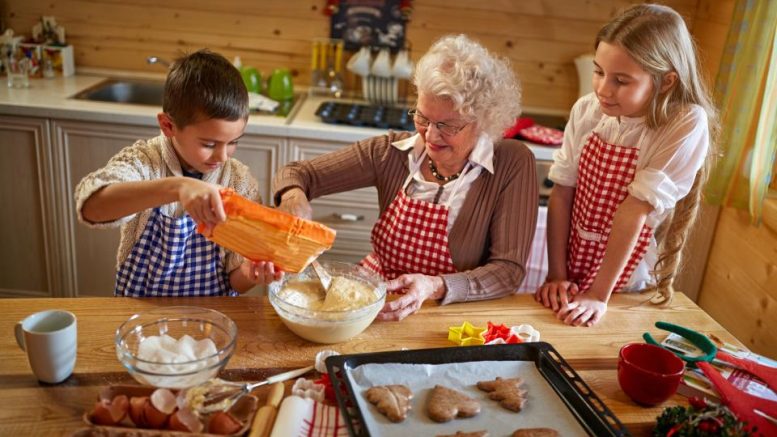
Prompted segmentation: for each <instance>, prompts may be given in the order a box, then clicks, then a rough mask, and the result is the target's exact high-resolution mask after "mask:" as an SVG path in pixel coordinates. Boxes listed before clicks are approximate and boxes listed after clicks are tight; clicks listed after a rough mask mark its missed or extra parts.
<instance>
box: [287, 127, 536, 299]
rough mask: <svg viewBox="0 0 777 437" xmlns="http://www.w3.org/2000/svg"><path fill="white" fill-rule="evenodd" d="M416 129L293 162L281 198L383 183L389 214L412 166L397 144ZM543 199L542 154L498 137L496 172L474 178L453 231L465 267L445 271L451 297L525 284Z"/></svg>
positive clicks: (490, 294)
mask: <svg viewBox="0 0 777 437" xmlns="http://www.w3.org/2000/svg"><path fill="white" fill-rule="evenodd" d="M408 136H410V134H409V133H407V132H389V134H388V135H383V136H378V137H373V138H369V139H366V140H363V141H359V142H357V143H354V144H352V145H350V146H348V147H344V148H342V149H340V150H337V151H335V152H332V153H328V154H326V155H322V156H319V157H317V158H315V159H312V160H310V161H298V162H292V163H290V164H288V165H286V166H285V167H284V168H282V169H281V170H280V171H279V172H278V173H277V174H276V175H275V180H274V198H275V203H276V205H277V204H280V197H281V195H282V194H283V193H284V192H285V191H286V190H288V189H289V188H292V187H299V188H301V189H302V190H303V191H304V192H305V194H306V195H307V197H308V199H315V198H317V197H321V196H325V195H327V194H333V193H340V192H343V191H350V190H354V189H357V188H363V187H368V186H375V187H377V189H378V201H379V204H380V212H381V214H382V213H383V211H385V210H386V208H388V206H389V204H391V202H392V201H393V200H394V197H395V196H396V194H397V192H398V191H399V189H400V187H401V185H402V182H403V181H404V180H405V179H406V178H407V176H408V174H409V171H410V170H409V169H408V155H407V154H408V153H411V151H410V150H408V151H401V150H398V149H397V148H395V147H392V145H391V143H393V142H395V141H399V140H402V139H404V138H407V137H408ZM538 200H539V195H538V192H537V177H536V168H535V164H534V155H532V153H531V151H529V149H528V148H527V147H526V146H525V145H524V144H522V143H520V142H518V141H515V140H502V141H500V142H498V143H496V144H495V146H494V174H491V173H489V172H482V173H481V174H480V176H478V178H477V179H476V180H475V181H474V182H473V184H472V186H471V187H470V189H469V192H468V193H467V197H466V200H465V201H464V204H463V205H462V209H461V211H459V215H458V217H457V218H456V221H455V222H454V224H453V228H452V229H451V232H450V235H449V236H448V240H449V245H450V247H449V249H450V251H451V257H452V258H453V264H454V266H456V269H457V270H458V273H452V274H444V275H442V278H443V281H444V282H445V285H446V289H447V292H446V295H445V297H444V298H443V300H442V303H443V304H446V303H451V302H464V301H474V300H485V299H493V298H497V297H502V296H505V295H508V294H510V293H513V292H515V291H516V290H517V289H518V286H519V285H520V284H521V281H523V278H524V275H525V273H526V260H527V258H528V257H529V250H530V247H531V244H532V239H533V237H534V228H535V226H536V221H537V208H538Z"/></svg>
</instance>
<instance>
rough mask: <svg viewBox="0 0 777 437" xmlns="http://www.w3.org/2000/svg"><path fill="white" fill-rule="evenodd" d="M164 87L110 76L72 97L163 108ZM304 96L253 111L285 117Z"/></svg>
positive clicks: (153, 82)
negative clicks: (273, 107)
mask: <svg viewBox="0 0 777 437" xmlns="http://www.w3.org/2000/svg"><path fill="white" fill-rule="evenodd" d="M164 89H165V83H164V82H162V81H158V80H151V79H119V78H109V79H105V80H103V81H102V82H99V83H97V84H95V85H93V86H91V87H89V88H87V89H85V90H83V91H80V92H79V93H78V94H76V95H74V96H73V97H72V98H73V99H78V100H90V101H93V102H111V103H123V104H127V103H129V104H136V105H151V106H156V107H158V108H161V107H162V96H163V94H164ZM302 97H303V95H302V94H301V93H295V94H294V97H293V98H292V99H291V100H286V101H283V102H280V105H279V106H278V108H277V109H276V110H275V111H273V112H269V111H263V110H259V109H256V108H254V109H252V110H251V113H252V114H260V115H277V116H282V117H285V116H287V115H289V113H291V111H292V109H293V108H294V106H295V103H297V102H298V101H300V99H301V98H302Z"/></svg>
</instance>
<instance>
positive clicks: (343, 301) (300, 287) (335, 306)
mask: <svg viewBox="0 0 777 437" xmlns="http://www.w3.org/2000/svg"><path fill="white" fill-rule="evenodd" d="M374 288H375V287H372V286H370V285H368V284H365V283H364V282H361V281H357V280H355V279H352V278H347V277H345V276H335V277H333V278H332V284H331V285H330V286H329V291H328V292H327V293H325V292H324V289H323V288H322V287H321V283H320V282H319V281H315V280H302V281H290V282H287V283H286V286H285V287H283V288H282V289H281V292H280V293H278V297H280V298H281V299H283V300H285V301H286V302H288V303H290V304H292V305H296V306H299V307H302V308H306V309H309V310H313V311H349V310H355V309H358V308H362V307H365V306H367V305H369V304H371V303H373V302H375V301H376V300H377V299H378V296H377V295H376V294H375V292H374Z"/></svg>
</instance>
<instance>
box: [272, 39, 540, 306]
mask: <svg viewBox="0 0 777 437" xmlns="http://www.w3.org/2000/svg"><path fill="white" fill-rule="evenodd" d="M414 84H415V86H416V88H417V90H418V99H417V101H416V106H415V109H413V110H412V111H410V112H411V114H412V116H413V119H414V121H415V126H416V129H417V130H418V133H416V134H412V133H408V132H389V133H388V134H387V135H381V136H378V137H373V138H369V139H367V140H363V141H359V142H357V143H355V144H353V145H351V146H349V147H345V148H343V149H341V150H338V151H336V152H332V153H329V154H326V155H323V156H319V157H317V158H315V159H313V160H310V161H300V162H292V163H290V164H289V165H287V166H286V167H284V168H283V169H281V171H280V172H279V173H278V174H277V175H276V176H275V193H274V195H275V201H276V204H277V205H279V206H280V208H281V209H283V210H285V211H288V212H291V213H292V214H296V215H298V216H301V217H306V218H309V217H311V212H312V211H311V208H310V204H309V203H308V202H309V200H311V199H314V198H317V197H319V196H324V195H327V194H333V193H338V192H343V191H348V190H353V189H356V188H362V187H367V186H375V187H377V190H378V197H379V202H380V218H379V219H378V221H377V223H376V224H375V226H374V228H373V230H372V249H373V251H372V253H370V254H369V255H368V256H367V257H366V258H364V259H363V260H362V262H361V264H362V265H364V266H365V267H367V268H369V269H371V270H374V271H375V272H377V273H378V274H380V275H381V276H383V278H384V279H386V280H389V281H388V283H387V288H388V291H389V292H396V293H402V294H404V295H403V296H401V297H399V298H398V299H395V300H392V301H389V302H387V303H386V305H385V306H384V307H383V309H382V311H381V313H380V315H379V318H381V319H383V320H401V319H403V318H404V317H406V316H408V315H409V314H412V313H414V312H416V311H418V309H419V308H420V307H421V304H422V303H423V302H424V301H425V300H427V299H435V300H439V301H440V302H441V303H442V304H447V303H451V302H465V301H474V300H484V299H493V298H497V297H501V296H505V295H507V294H510V293H513V292H514V291H515V290H516V289H517V287H518V286H519V285H520V283H521V281H522V280H523V277H524V274H525V262H526V259H527V257H528V254H529V248H530V245H531V241H532V238H533V235H534V227H535V222H536V217H537V201H538V194H537V181H536V176H535V167H534V157H533V155H532V154H531V152H530V151H529V149H528V148H526V146H524V145H523V144H521V143H519V142H517V141H514V140H501V137H502V135H501V134H502V132H503V131H504V130H505V129H506V128H507V127H509V126H510V125H512V124H513V122H514V121H515V118H516V116H518V114H519V113H520V87H519V84H518V82H517V80H516V78H515V76H514V74H513V72H512V69H511V68H510V66H509V65H508V64H507V62H505V61H503V60H500V59H497V58H495V57H494V56H492V55H491V54H490V53H489V52H488V51H487V50H486V49H485V48H483V47H482V46H481V45H479V44H477V43H475V42H474V41H472V40H470V39H469V38H467V37H466V36H464V35H459V36H448V37H444V38H442V39H440V40H439V41H437V42H436V43H435V44H434V45H433V46H432V47H431V48H430V49H429V52H427V53H426V54H425V55H424V56H423V57H422V58H421V59H420V60H419V62H418V65H417V67H416V70H415V76H414Z"/></svg>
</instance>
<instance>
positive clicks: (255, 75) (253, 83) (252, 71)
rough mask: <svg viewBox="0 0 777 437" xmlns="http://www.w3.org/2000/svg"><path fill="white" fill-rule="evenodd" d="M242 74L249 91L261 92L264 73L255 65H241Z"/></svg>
mask: <svg viewBox="0 0 777 437" xmlns="http://www.w3.org/2000/svg"><path fill="white" fill-rule="evenodd" d="M240 75H241V76H243V83H245V84H246V88H248V92H249V93H257V94H261V93H262V91H264V90H263V87H262V73H260V72H259V70H257V69H256V68H254V67H241V68H240Z"/></svg>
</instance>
